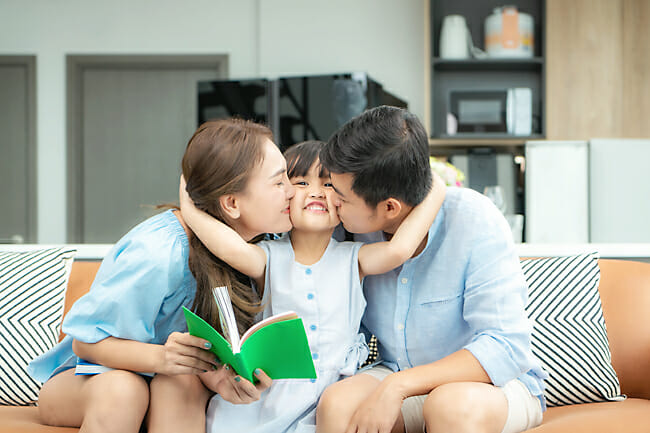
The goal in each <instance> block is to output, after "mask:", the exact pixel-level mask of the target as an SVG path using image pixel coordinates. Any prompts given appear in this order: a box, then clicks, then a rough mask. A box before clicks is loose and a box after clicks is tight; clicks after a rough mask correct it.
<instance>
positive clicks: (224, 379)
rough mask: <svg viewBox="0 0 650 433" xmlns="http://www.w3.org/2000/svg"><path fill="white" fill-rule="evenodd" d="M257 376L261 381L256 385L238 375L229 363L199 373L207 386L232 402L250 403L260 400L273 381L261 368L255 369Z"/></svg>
mask: <svg viewBox="0 0 650 433" xmlns="http://www.w3.org/2000/svg"><path fill="white" fill-rule="evenodd" d="M255 377H256V378H257V379H258V380H259V382H258V383H257V384H255V385H254V384H252V383H251V382H249V381H248V380H246V379H244V378H243V377H241V376H239V375H237V373H235V371H234V370H233V369H232V368H230V366H228V365H223V366H221V367H219V368H217V369H216V370H213V371H208V372H206V373H202V374H200V375H199V378H201V381H202V382H203V384H204V385H205V386H206V388H208V389H210V390H212V391H214V392H216V393H217V394H219V395H220V396H221V397H222V398H223V399H224V400H226V401H228V402H230V403H232V404H249V403H252V402H254V401H257V400H259V399H260V396H261V394H262V392H263V391H264V390H266V389H267V388H269V387H270V386H271V384H272V383H273V381H272V380H271V378H270V377H268V376H267V375H266V373H264V372H263V371H262V370H260V369H257V370H255Z"/></svg>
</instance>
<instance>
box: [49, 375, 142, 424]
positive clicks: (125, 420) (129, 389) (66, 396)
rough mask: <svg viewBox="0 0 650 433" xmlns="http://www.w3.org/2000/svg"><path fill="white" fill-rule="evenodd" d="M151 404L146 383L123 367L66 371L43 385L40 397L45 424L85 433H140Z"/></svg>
mask: <svg viewBox="0 0 650 433" xmlns="http://www.w3.org/2000/svg"><path fill="white" fill-rule="evenodd" d="M148 405H149V387H148V385H147V382H146V381H145V380H144V379H143V378H142V377H141V376H139V375H137V374H135V373H131V372H128V371H123V370H114V371H109V372H106V373H102V374H97V375H93V376H75V374H74V369H70V370H66V371H64V372H63V373H60V374H57V375H56V376H54V377H53V378H51V379H50V380H48V381H47V382H46V383H45V384H44V385H43V388H42V389H41V392H40V395H39V399H38V406H39V414H40V416H41V419H42V420H43V422H44V423H45V424H49V425H54V426H68V427H80V432H82V433H83V432H133V433H137V432H138V431H139V429H140V426H141V425H142V420H143V419H144V416H145V414H146V412H147V407H148Z"/></svg>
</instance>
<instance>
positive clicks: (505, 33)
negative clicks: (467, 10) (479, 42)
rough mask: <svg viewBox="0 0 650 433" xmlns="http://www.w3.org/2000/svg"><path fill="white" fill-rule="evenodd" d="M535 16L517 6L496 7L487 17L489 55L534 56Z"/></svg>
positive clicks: (486, 42) (487, 48)
mask: <svg viewBox="0 0 650 433" xmlns="http://www.w3.org/2000/svg"><path fill="white" fill-rule="evenodd" d="M534 27H535V24H534V21H533V17H531V16H530V15H529V14H527V13H524V12H519V11H518V10H517V8H516V7H515V6H503V7H500V8H495V9H494V11H493V12H492V14H491V15H489V16H488V17H487V18H486V19H485V51H486V52H487V54H488V56H489V57H515V58H525V57H533V55H534V48H535V32H534V30H535V29H534Z"/></svg>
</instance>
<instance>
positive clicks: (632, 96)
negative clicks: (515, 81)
mask: <svg viewBox="0 0 650 433" xmlns="http://www.w3.org/2000/svg"><path fill="white" fill-rule="evenodd" d="M546 7H547V9H546V23H547V24H546V67H547V75H546V116H545V117H546V138H547V139H550V140H586V139H590V138H595V137H610V138H643V137H649V136H650V122H648V120H650V48H648V47H650V27H649V26H648V22H650V0H571V1H565V0H547V3H546Z"/></svg>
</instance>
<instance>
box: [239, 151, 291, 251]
mask: <svg viewBox="0 0 650 433" xmlns="http://www.w3.org/2000/svg"><path fill="white" fill-rule="evenodd" d="M262 146H263V148H264V150H263V154H264V159H263V161H262V163H261V164H260V165H258V166H257V168H256V169H254V170H253V173H252V174H251V176H250V179H249V180H248V185H247V186H246V189H245V190H244V191H242V192H241V193H238V194H235V196H236V197H237V200H238V201H239V209H240V218H239V221H238V222H239V224H238V226H239V227H238V229H237V231H238V232H239V234H240V235H241V236H242V238H244V239H246V240H250V239H252V238H253V237H255V236H257V235H259V234H262V233H282V232H287V231H289V230H291V220H290V219H289V200H291V198H292V197H293V195H294V193H295V188H294V187H293V186H292V185H291V183H290V182H289V178H288V177H287V162H286V161H285V159H284V156H282V153H280V149H278V147H277V146H276V145H275V144H274V143H273V142H272V141H271V140H269V139H266V140H265V142H264V144H263V145H262Z"/></svg>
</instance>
